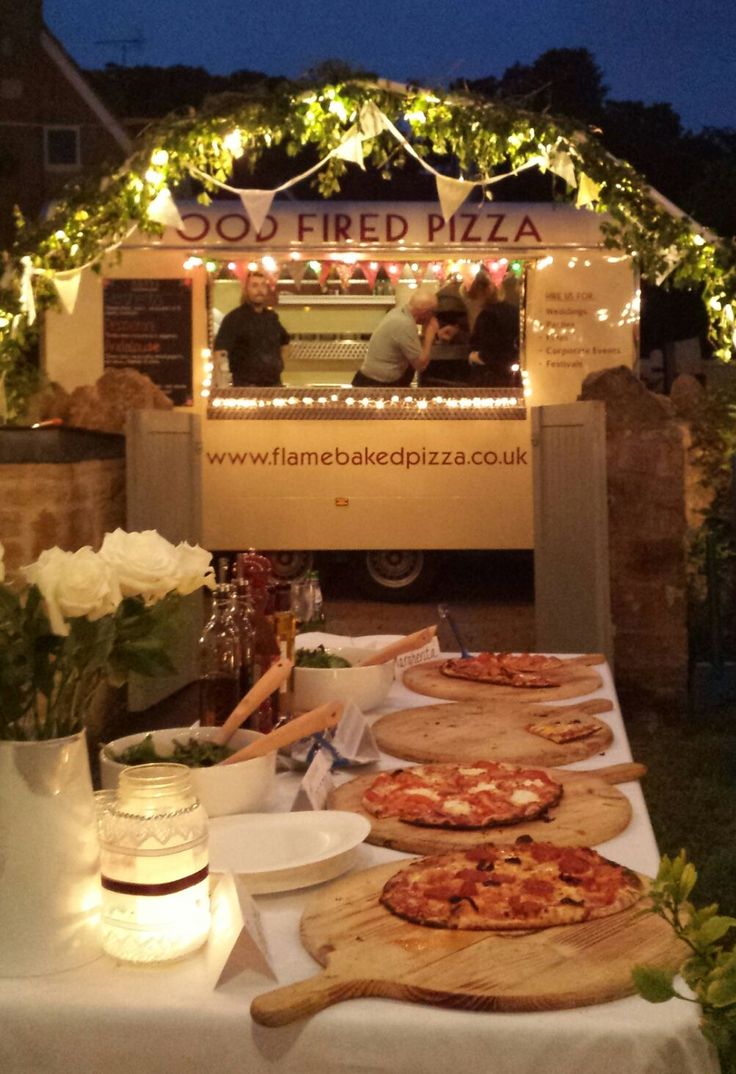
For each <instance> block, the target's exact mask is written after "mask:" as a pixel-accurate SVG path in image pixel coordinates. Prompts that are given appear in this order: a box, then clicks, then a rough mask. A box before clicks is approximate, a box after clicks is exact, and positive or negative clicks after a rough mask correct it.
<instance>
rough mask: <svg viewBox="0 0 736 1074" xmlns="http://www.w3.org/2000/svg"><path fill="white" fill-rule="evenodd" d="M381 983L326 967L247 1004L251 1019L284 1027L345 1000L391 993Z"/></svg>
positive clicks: (263, 1024) (266, 1024)
mask: <svg viewBox="0 0 736 1074" xmlns="http://www.w3.org/2000/svg"><path fill="white" fill-rule="evenodd" d="M381 985H382V982H381V981H372V980H368V979H366V980H360V979H359V978H356V977H350V976H341V975H340V974H338V973H337V972H335V970H331V969H326V970H325V971H324V972H323V973H319V974H317V976H316V977H308V978H307V980H306V981H297V982H296V983H295V984H290V985H286V986H285V987H284V988H276V989H274V990H273V991H272V992H264V993H263V995H260V996H256V997H255V999H254V1000H253V1001H252V1003H251V1005H250V1013H251V1017H252V1019H253V1021H254V1022H258V1023H259V1024H260V1025H262V1026H285V1025H288V1024H289V1023H290V1022H295V1021H296V1020H297V1019H298V1018H305V1017H306V1016H307V1015H308V1014H316V1013H317V1012H318V1011H323V1010H324V1009H325V1007H331V1006H332V1004H333V1003H342V1001H343V1000H346V999H359V998H361V997H362V996H381V995H384V996H385V995H390V985H389V982H383V988H382V987H381Z"/></svg>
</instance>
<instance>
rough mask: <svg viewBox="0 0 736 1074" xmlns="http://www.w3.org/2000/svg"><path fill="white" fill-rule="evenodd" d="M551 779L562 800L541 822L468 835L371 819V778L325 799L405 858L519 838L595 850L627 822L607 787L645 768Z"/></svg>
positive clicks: (627, 807)
mask: <svg viewBox="0 0 736 1074" xmlns="http://www.w3.org/2000/svg"><path fill="white" fill-rule="evenodd" d="M547 771H548V772H549V774H550V775H551V776H552V778H553V779H556V780H558V781H559V782H560V783H562V784H563V787H564V793H563V795H562V800H561V801H560V802H559V804H558V805H556V806H554V807H553V808H552V809H550V811H549V812H548V814H547V816H546V818H540V819H538V820H531V821H523V822H522V823H520V824H510V825H508V826H506V827H504V826H496V827H492V826H491V827H488V828H482V829H476V830H473V831H467V830H466V831H463V830H454V831H453V830H448V829H443V828H421V827H418V826H417V825H415V824H405V823H404V822H403V821H400V820H396V819H394V818H389V817H385V818H379V817H374V816H373V815H372V814H371V813H369V812H368V811H367V810H366V809H365V808H364V807H363V801H362V799H363V793H364V791H365V790H366V788H367V787H368V785H369V784H370V783H371V782H372V781H373V780H374V779H375V778H376V773H375V772H374V773H372V774H371V775H364V776H358V777H357V778H355V779H351V780H349V781H348V782H347V783H342V784H341V785H340V786H339V787H336V788H335V789H334V790H333V791H332V792H331V793H330V795H329V797H328V799H327V808H328V809H347V810H349V811H351V812H353V813H359V814H360V815H361V816H362V817H367V818H368V820H369V821H370V823H371V830H370V832H369V833H368V835H367V836H366V842H367V843H372V844H373V845H374V846H385V847H390V848H392V849H393V850H404V851H406V852H407V853H409V854H434V853H437V852H439V851H443V850H453V849H458V850H465V849H467V848H468V847H472V846H478V844H479V843H503V844H509V843H513V842H514V840H515V839H517V838H518V837H519V836H520V835H530V836H531V837H532V839H535V840H537V841H538V842H540V843H541V842H548V843H556V844H557V845H564V846H588V847H592V846H596V845H597V844H598V843H603V842H605V841H606V840H607V839H613V837H614V836H615V835H618V834H619V833H620V832H622V831H623V830H624V828H626V827H627V826H628V824H629V821H630V820H631V803H630V802H629V800H628V798H627V797H626V795H625V794H623V793H622V792H621V791H619V790H618V789H617V788H616V787H615V786H612V785H611V784H612V783H613V782H626V781H627V780H631V779H638V778H639V777H640V776H641V775H643V774H644V771H645V769H644V767H643V766H642V765H638V764H635V763H633V762H632V763H630V764H621V765H613V766H611V767H610V768H601V769H597V770H592V771H590V772H569V771H566V770H565V769H561V768H553V769H547Z"/></svg>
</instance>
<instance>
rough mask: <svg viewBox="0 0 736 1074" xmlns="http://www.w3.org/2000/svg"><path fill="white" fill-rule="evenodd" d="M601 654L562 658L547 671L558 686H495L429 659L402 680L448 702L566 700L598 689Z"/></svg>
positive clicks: (406, 684)
mask: <svg viewBox="0 0 736 1074" xmlns="http://www.w3.org/2000/svg"><path fill="white" fill-rule="evenodd" d="M603 661H604V657H603V656H602V655H601V654H600V653H589V654H587V655H586V656H579V657H570V658H568V659H565V660H563V664H562V667H559V668H553V669H551V670H550V671H544V672H542V674H543V675H544V676H545V678H548V679H553V680H554V681H555V683H556V685H555V686H538V687H526V686H524V687H516V686H494V685H493V684H492V683H485V682H471V681H469V680H468V679H453V678H449V677H448V676H447V675H443V674H442V672H441V671H440V668H441V666H442V665H443V664H444V663H445V661H444V660H430V661H428V662H427V663H426V664H417V665H416V666H415V667H409V668H407V669H406V670H405V671H404V676H403V680H402V681H403V683H404V686H406V687H408V688H409V689H410V690H414V691H415V693H418V694H426V696H427V697H441V698H443V699H444V700H445V701H482V700H485V701H500V700H508V701H515V702H516V703H517V704H523V705H525V704H528V703H532V702H538V701H539V702H545V701H546V702H550V701H566V700H568V699H569V698H571V697H584V696H585V695H586V694H592V693H593V692H594V691H595V690H599V689H600V688H601V686H602V685H603V680H602V679H601V677H600V675H599V674H598V672H597V671H593V670H592V668H591V664H601V663H603Z"/></svg>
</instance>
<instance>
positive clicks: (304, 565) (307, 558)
mask: <svg viewBox="0 0 736 1074" xmlns="http://www.w3.org/2000/svg"><path fill="white" fill-rule="evenodd" d="M264 555H266V556H268V558H269V559H270V560H271V573H272V574H273V576H274V578H275V579H276V581H278V582H298V581H299V580H300V579H302V578H304V577H306V574H307V572H308V571H311V569H312V566H313V562H314V557H313V555H312V553H311V552H264Z"/></svg>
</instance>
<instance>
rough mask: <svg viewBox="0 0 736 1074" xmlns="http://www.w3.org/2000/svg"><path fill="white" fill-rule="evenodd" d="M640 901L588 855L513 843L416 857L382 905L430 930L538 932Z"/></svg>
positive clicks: (639, 890) (622, 878) (632, 878)
mask: <svg viewBox="0 0 736 1074" xmlns="http://www.w3.org/2000/svg"><path fill="white" fill-rule="evenodd" d="M642 894H643V884H642V881H641V879H640V878H639V877H638V876H637V874H636V873H633V872H632V871H631V870H630V869H627V868H625V867H624V866H622V865H616V864H615V862H612V861H608V859H607V858H603V857H601V855H600V854H598V853H597V852H596V851H595V850H591V849H590V848H588V847H557V846H552V844H551V843H535V842H533V841H532V840H531V839H530V838H529V836H520V837H519V839H517V841H516V843H514V844H513V846H510V847H501V846H494V845H493V844H491V843H489V844H486V845H485V846H478V847H473V848H472V849H470V850H456V851H451V852H450V853H447V854H437V855H433V856H432V857H430V858H420V859H418V860H417V861H414V862H412V863H411V864H410V865H408V866H406V867H405V868H404V869H401V870H400V871H399V872H398V873H396V874H395V875H394V876H392V877H391V879H390V880H389V881H388V882H387V883H386V884H385V886H384V888H383V892H382V894H381V902H382V903H383V905H384V906H385V907H386V908H387V909H389V910H390V911H391V912H392V913H394V914H396V915H397V916H398V917H403V918H405V919H406V920H407V921H412V922H414V923H415V924H417V925H429V926H431V927H433V928H444V929H544V928H550V927H552V926H553V925H571V924H575V923H577V922H580V921H588V920H590V919H591V918H597V917H607V916H608V915H610V914H617V913H619V912H620V911H621V910H625V909H626V908H627V907H629V906H632V905H633V904H634V903H635V902H636V901H637V900H638V899H639V898H640V897H641V895H642Z"/></svg>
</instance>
